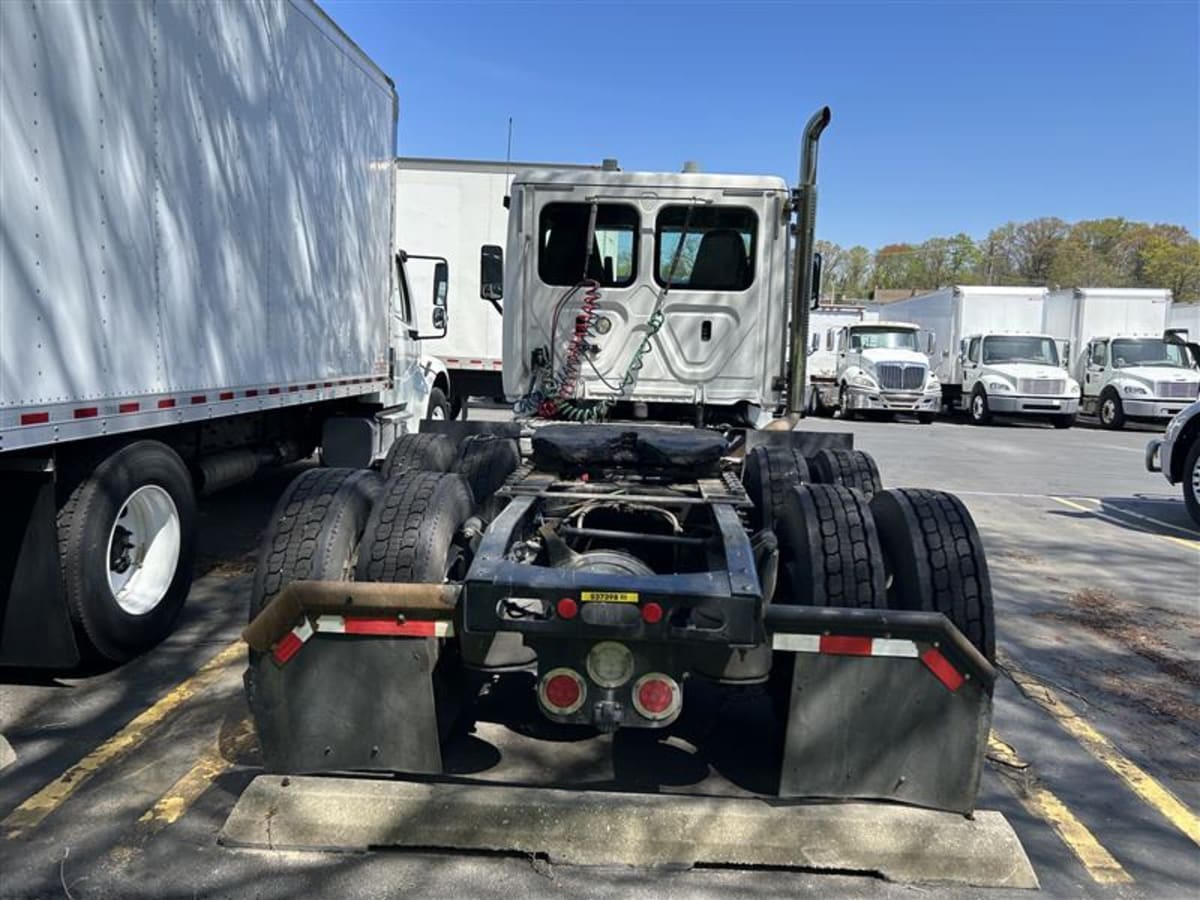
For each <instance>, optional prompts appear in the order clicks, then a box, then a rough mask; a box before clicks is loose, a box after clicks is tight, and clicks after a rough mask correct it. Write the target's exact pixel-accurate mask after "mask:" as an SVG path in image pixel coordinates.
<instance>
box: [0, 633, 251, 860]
mask: <svg viewBox="0 0 1200 900" xmlns="http://www.w3.org/2000/svg"><path fill="white" fill-rule="evenodd" d="M245 653H246V645H245V644H244V643H242V641H241V640H240V639H239V640H237V641H234V642H233V643H232V644H230V645H229V646H228V647H226V648H225V649H224V650H222V651H221V652H220V653H218V654H217V655H216V656H214V657H213V658H212V659H210V660H209V661H208V662H206V663H205V664H204V665H202V666H201V667H200V668H199V669H198V670H197V671H196V673H195V674H193V675H192V676H191V677H189V678H187V679H185V680H184V681H181V682H180V683H179V684H177V685H175V687H173V688H172V689H171V690H170V691H168V692H167V693H166V695H165V696H163V697H162V698H161V699H159V700H158V702H157V703H155V704H154V705H153V706H151V707H150V708H149V709H146V710H144V711H143V712H141V713H139V714H138V715H137V716H136V717H135V718H134V719H133V720H132V721H131V722H130V723H129V724H128V725H126V726H125V727H124V728H122V729H121V730H120V731H118V732H117V733H116V734H114V735H113V736H112V737H110V738H109V739H108V740H107V741H105V742H104V743H103V744H101V745H100V746H99V747H97V748H96V749H95V750H93V751H92V752H91V753H89V754H87V756H85V757H84V758H83V759H81V760H80V761H79V762H77V763H75V765H73V766H71V767H70V768H69V769H67V770H66V771H65V772H63V773H62V774H61V775H59V776H58V777H57V778H55V779H54V780H53V781H52V782H50V783H49V784H48V785H46V786H45V787H44V788H42V789H41V790H40V791H38V792H37V793H36V794H34V795H33V796H32V797H29V798H28V799H27V800H25V802H24V803H22V804H21V805H20V806H18V807H17V808H16V809H14V810H13V811H12V812H11V813H9V814H8V817H7V818H5V819H4V821H3V822H0V826H3V827H4V828H5V829H6V830H7V835H8V837H10V838H12V837H16V836H18V835H20V834H21V833H22V832H25V831H28V830H29V829H31V828H35V827H37V826H38V825H40V824H41V823H42V821H43V820H44V819H45V818H46V816H48V815H50V814H51V813H52V812H54V811H55V810H56V809H58V808H59V807H60V806H61V805H62V804H63V803H64V802H65V801H66V800H67V799H68V798H69V797H70V796H71V795H72V794H74V793H75V792H76V791H77V790H79V788H80V787H82V786H83V785H84V784H86V783H87V782H88V781H89V780H90V779H91V777H92V776H93V775H95V774H96V773H97V772H98V771H100V769H101V768H103V767H104V766H106V765H108V764H109V763H111V762H113V761H115V760H118V759H120V758H121V757H123V756H125V755H126V754H127V753H129V752H130V751H131V750H133V749H134V748H135V747H137V746H139V745H140V744H141V743H142V742H143V741H145V740H146V738H148V737H149V736H150V735H151V733H153V731H154V730H155V729H156V728H158V726H160V725H161V724H162V723H163V722H164V721H165V720H166V719H167V717H168V716H170V715H171V714H172V713H174V712H175V711H176V710H178V709H179V708H180V707H181V706H182V705H183V704H184V703H186V702H187V701H188V700H190V699H191V698H192V697H194V696H195V695H196V694H199V693H200V692H201V691H203V690H205V689H206V688H208V687H209V686H210V685H212V683H213V682H214V681H216V680H217V679H218V678H220V677H221V675H222V674H223V673H224V671H225V668H226V667H227V666H229V665H231V664H232V663H234V662H238V661H241V660H242V659H244V658H245Z"/></svg>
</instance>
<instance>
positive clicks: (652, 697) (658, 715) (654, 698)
mask: <svg viewBox="0 0 1200 900" xmlns="http://www.w3.org/2000/svg"><path fill="white" fill-rule="evenodd" d="M682 705H683V692H682V691H681V690H680V689H679V684H678V683H677V682H676V681H675V679H674V678H672V677H671V676H669V675H663V674H661V673H659V672H651V673H650V674H649V675H643V676H642V677H641V678H639V679H638V680H637V681H636V682H635V683H634V685H633V708H634V709H636V710H637V711H638V713H639V714H640V715H641V716H643V717H644V718H647V719H652V720H654V721H659V720H661V719H669V718H671V717H673V716H675V715H676V714H678V712H679V708H680V707H681V706H682Z"/></svg>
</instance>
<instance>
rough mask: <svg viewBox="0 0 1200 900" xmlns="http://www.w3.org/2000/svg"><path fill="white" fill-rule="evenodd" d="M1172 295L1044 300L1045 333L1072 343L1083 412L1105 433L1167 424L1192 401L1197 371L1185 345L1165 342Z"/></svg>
mask: <svg viewBox="0 0 1200 900" xmlns="http://www.w3.org/2000/svg"><path fill="white" fill-rule="evenodd" d="M1170 312H1171V292H1170V291H1167V290H1156V289H1139V288H1070V289H1065V290H1058V291H1051V292H1050V293H1049V294H1047V295H1046V301H1045V325H1044V330H1045V331H1046V333H1047V334H1051V335H1053V336H1054V337H1056V338H1058V339H1060V340H1063V341H1066V342H1067V343H1068V344H1069V347H1070V350H1069V358H1070V360H1071V368H1070V372H1071V374H1072V375H1073V376H1074V377H1075V378H1076V380H1078V381H1079V382H1080V384H1081V385H1082V388H1083V397H1082V400H1081V402H1080V412H1082V413H1084V414H1086V415H1096V416H1098V417H1099V419H1100V424H1101V425H1102V426H1104V427H1105V428H1112V429H1118V428H1123V427H1124V425H1125V422H1126V421H1127V420H1129V419H1134V420H1141V421H1147V422H1166V421H1167V420H1168V419H1170V418H1171V417H1172V416H1174V415H1176V414H1177V413H1179V412H1180V411H1181V410H1182V409H1183V408H1184V407H1185V406H1187V405H1188V404H1189V403H1191V402H1192V401H1193V400H1195V399H1196V396H1197V393H1198V392H1200V374H1197V372H1196V369H1195V364H1194V363H1193V362H1192V359H1191V356H1190V354H1189V353H1188V350H1187V348H1186V347H1184V346H1183V345H1182V344H1177V343H1171V342H1168V341H1165V340H1163V334H1164V332H1165V330H1166V328H1167V326H1168V322H1169V321H1170V319H1169V317H1170Z"/></svg>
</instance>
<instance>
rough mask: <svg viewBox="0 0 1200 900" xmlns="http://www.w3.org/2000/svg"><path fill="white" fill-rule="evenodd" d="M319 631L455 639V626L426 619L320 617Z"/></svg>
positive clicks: (318, 620)
mask: <svg viewBox="0 0 1200 900" xmlns="http://www.w3.org/2000/svg"><path fill="white" fill-rule="evenodd" d="M317 631H320V632H323V633H326V634H365V635H375V636H377V637H439V638H442V637H453V636H454V625H453V624H452V623H450V622H444V621H436V622H435V621H428V620H425V619H409V620H407V621H403V622H402V621H400V620H399V619H364V618H358V617H355V616H350V617H345V616H318V617H317Z"/></svg>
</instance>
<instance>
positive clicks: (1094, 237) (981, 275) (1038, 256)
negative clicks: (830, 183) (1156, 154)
mask: <svg viewBox="0 0 1200 900" xmlns="http://www.w3.org/2000/svg"><path fill="white" fill-rule="evenodd" d="M817 249H818V250H820V251H821V253H822V254H824V261H825V269H824V279H823V293H824V294H825V296H826V298H827V299H829V300H835V299H856V298H865V299H870V298H871V297H872V294H873V292H874V291H875V290H877V289H889V288H890V289H903V290H915V291H918V292H920V291H925V290H933V289H935V288H939V287H945V286H947V285H951V284H1033V285H1047V286H1051V287H1054V286H1059V287H1075V286H1084V285H1091V286H1100V285H1103V286H1105V287H1154V288H1168V289H1170V290H1171V291H1172V292H1173V294H1174V296H1175V299H1176V300H1185V301H1186V300H1193V301H1194V300H1200V241H1198V240H1197V239H1196V238H1195V237H1193V236H1192V235H1191V234H1190V233H1189V232H1188V230H1187V229H1186V228H1183V227H1181V226H1179V225H1161V224H1160V225H1151V224H1149V223H1147V222H1130V221H1128V220H1126V219H1121V218H1110V219H1089V220H1086V221H1082V222H1075V223H1073V224H1069V223H1067V222H1064V221H1063V220H1062V219H1057V218H1052V217H1049V218H1042V219H1033V220H1032V221H1029V222H1009V223H1008V224H1007V225H1002V226H1000V227H999V228H994V229H992V231H990V232H989V233H988V235H987V237H985V238H983V239H981V240H975V239H974V238H972V237H971V236H970V235H967V234H956V235H954V236H952V237H934V238H930V239H929V240H927V241H924V242H922V243H920V244H908V243H898V244H887V245H886V246H883V247H880V248H879V249H877V250H875V251H871V250H868V249H867V248H866V247H863V246H856V247H840V246H838V245H837V244H833V243H830V242H829V241H818V242H817Z"/></svg>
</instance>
